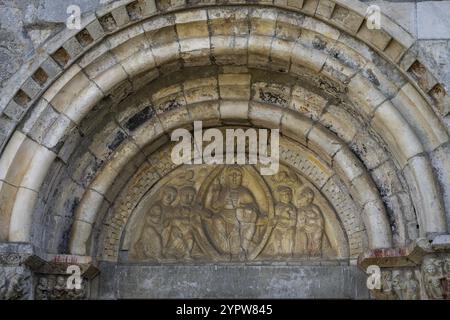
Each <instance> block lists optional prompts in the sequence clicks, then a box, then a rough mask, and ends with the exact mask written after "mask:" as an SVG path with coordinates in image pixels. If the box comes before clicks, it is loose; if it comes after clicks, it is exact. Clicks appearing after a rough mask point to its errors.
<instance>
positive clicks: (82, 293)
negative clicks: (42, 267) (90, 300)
mask: <svg viewBox="0 0 450 320" xmlns="http://www.w3.org/2000/svg"><path fill="white" fill-rule="evenodd" d="M67 278H68V276H65V275H41V276H40V277H39V278H38V280H37V284H36V287H35V291H34V297H35V299H37V300H82V299H85V298H86V297H87V281H82V282H81V288H80V289H76V288H74V289H69V288H68V287H67Z"/></svg>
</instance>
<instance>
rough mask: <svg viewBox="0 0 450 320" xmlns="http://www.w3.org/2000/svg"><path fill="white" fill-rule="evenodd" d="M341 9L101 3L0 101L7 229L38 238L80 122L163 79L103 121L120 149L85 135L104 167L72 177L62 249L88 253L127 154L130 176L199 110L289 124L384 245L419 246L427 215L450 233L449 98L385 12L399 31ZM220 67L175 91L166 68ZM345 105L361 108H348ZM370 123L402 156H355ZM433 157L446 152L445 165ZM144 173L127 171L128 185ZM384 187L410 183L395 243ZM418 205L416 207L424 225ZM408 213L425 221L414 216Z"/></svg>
mask: <svg viewBox="0 0 450 320" xmlns="http://www.w3.org/2000/svg"><path fill="white" fill-rule="evenodd" d="M262 3H264V5H266V3H265V2H264V1H262ZM330 3H331V5H330V7H324V6H317V2H315V1H304V2H302V3H299V4H298V5H295V6H277V5H272V4H271V3H269V6H268V7H266V6H263V7H260V6H259V5H255V4H254V1H252V4H251V5H248V6H247V5H245V6H244V7H243V8H242V7H239V8H238V7H235V8H233V5H232V4H230V6H227V7H226V8H222V7H220V8H219V9H217V8H216V7H215V6H213V3H211V4H209V3H208V4H209V6H196V5H194V6H188V7H185V6H184V5H181V6H179V7H175V6H170V5H169V6H168V7H166V6H165V5H164V4H165V2H164V1H161V2H158V5H157V6H156V7H153V6H152V1H145V2H138V1H120V2H117V3H115V4H114V5H113V6H109V7H105V9H104V10H103V11H100V12H98V14H97V16H98V17H99V18H97V17H89V18H86V21H84V22H83V27H84V29H83V30H82V32H80V33H78V34H73V33H70V32H68V31H66V32H64V33H63V34H61V35H60V37H61V38H60V39H56V40H55V41H52V42H51V46H52V47H51V48H50V47H49V48H46V51H47V52H48V53H49V55H47V53H45V54H43V55H42V56H39V57H36V60H35V62H34V63H33V64H32V65H33V68H31V69H33V71H36V72H37V70H43V71H44V72H45V73H46V74H47V76H48V79H47V80H46V81H45V82H44V83H41V84H39V83H37V82H36V81H37V80H35V79H34V78H33V77H32V76H29V75H28V74H27V76H26V77H25V78H26V79H27V80H26V82H24V83H23V84H21V85H20V86H15V84H14V83H13V82H12V84H11V90H10V93H11V96H9V95H5V96H4V97H2V100H1V102H2V103H3V102H5V103H4V104H3V105H4V114H5V115H6V116H7V117H8V118H14V117H16V119H15V120H14V121H10V125H11V129H10V130H9V132H8V135H11V137H10V138H9V140H8V144H7V145H6V146H5V148H4V150H3V153H2V157H1V158H0V179H1V181H2V183H1V184H0V188H1V189H0V197H2V198H3V199H8V198H9V199H11V200H9V201H5V202H4V203H3V204H2V208H1V209H2V219H3V220H4V222H5V223H4V224H3V225H4V226H6V228H5V227H3V228H2V229H1V234H0V235H1V237H0V238H1V239H4V240H8V241H12V242H29V241H30V240H33V239H34V236H33V237H32V236H31V235H32V232H33V231H34V232H35V230H38V227H39V226H40V225H41V224H42V223H43V222H41V221H39V219H38V218H39V217H41V216H40V212H39V205H38V209H36V204H37V203H39V201H41V199H38V198H39V195H40V193H42V192H46V191H47V190H45V188H47V189H50V190H51V189H52V188H54V187H55V186H54V185H53V186H52V185H51V184H52V178H53V176H51V175H50V174H49V172H50V170H51V168H54V163H55V161H56V160H58V161H59V162H60V163H59V164H58V165H62V166H65V165H67V166H70V165H71V163H74V166H76V165H77V161H78V160H76V161H75V160H73V159H71V156H72V153H71V152H72V150H71V148H73V147H74V146H73V144H74V142H73V141H71V140H70V138H71V137H73V136H76V135H77V134H78V133H77V132H78V131H80V130H81V132H82V133H83V130H86V132H89V125H91V126H92V125H95V124H96V122H95V120H96V119H94V120H92V116H94V118H95V112H97V111H98V109H101V108H102V107H103V106H104V103H109V102H111V103H113V104H116V102H120V101H121V100H123V101H129V100H127V99H126V96H127V95H130V94H134V93H135V91H138V90H139V89H140V90H141V91H142V90H145V87H146V86H147V84H150V85H154V86H155V88H158V87H159V90H156V89H155V92H154V94H153V95H152V96H151V97H148V102H149V103H150V105H151V108H149V109H148V110H147V111H146V112H144V113H141V112H142V110H143V109H145V108H143V109H142V108H141V106H139V105H133V106H132V107H130V108H129V109H127V110H123V113H122V114H120V115H119V117H122V119H121V120H123V122H122V123H120V124H119V125H117V122H120V121H121V120H119V119H117V118H115V119H112V121H111V122H110V124H109V127H108V125H106V126H105V128H104V131H103V132H105V135H106V136H105V137H108V138H111V137H112V134H113V133H114V134H115V136H114V137H113V138H114V139H113V141H109V142H110V144H109V146H113V148H110V150H109V151H107V152H106V151H105V148H104V146H102V145H101V143H99V141H96V140H95V136H91V137H90V138H89V139H91V138H93V141H92V144H90V145H89V143H90V141H87V142H86V144H87V145H89V147H88V149H89V153H90V155H91V156H92V157H93V158H95V159H96V160H98V163H97V164H96V166H97V167H95V166H94V167H95V168H93V169H92V172H90V173H83V174H85V176H84V177H86V176H89V179H88V180H87V181H85V182H86V184H85V185H84V184H83V183H80V181H76V182H75V183H74V188H77V189H79V193H80V197H79V199H78V200H77V201H78V202H77V203H76V204H75V205H74V210H73V212H72V213H74V216H73V217H69V216H67V217H66V216H65V217H64V219H66V220H68V222H67V225H69V226H72V223H73V227H72V228H71V229H70V230H65V231H64V232H65V235H64V237H65V238H66V239H65V240H64V241H65V242H66V244H64V245H63V246H62V247H61V248H64V250H66V249H67V247H68V248H69V249H70V250H69V252H68V253H71V254H76V255H86V254H88V253H89V251H88V250H86V243H87V242H88V240H89V239H90V238H91V236H92V231H93V229H92V227H93V225H94V224H95V223H96V221H97V220H98V219H101V218H102V217H103V213H102V212H101V211H102V210H103V208H104V206H105V203H106V204H108V205H109V203H110V202H112V201H113V200H114V199H111V198H110V199H108V198H107V193H108V191H109V190H110V188H111V187H112V186H113V185H114V182H115V177H118V176H119V175H120V174H121V173H122V172H123V171H124V169H125V168H127V166H128V165H129V162H131V163H132V164H133V165H132V167H133V168H132V169H129V171H133V170H136V169H137V168H138V167H139V166H140V165H141V163H142V162H146V161H147V160H146V159H145V158H147V157H148V156H150V155H151V153H152V152H153V151H154V150H152V149H154V148H155V147H157V146H159V144H161V143H164V141H165V140H167V138H168V134H169V132H170V130H172V129H175V128H177V127H180V126H187V127H190V124H191V122H192V121H194V120H196V119H199V120H200V119H201V120H203V121H207V122H210V123H211V126H218V125H221V124H223V123H227V121H231V122H233V121H236V120H237V121H239V120H240V121H244V123H245V122H248V124H250V125H254V126H262V127H268V128H277V127H279V128H281V131H282V133H285V134H286V136H287V137H289V138H292V139H294V140H296V141H297V143H299V144H302V145H304V146H305V147H306V148H308V149H309V150H312V151H313V152H314V153H315V154H317V155H318V157H319V158H320V159H321V160H322V161H324V162H325V163H326V164H327V165H328V166H329V167H330V170H331V171H332V172H334V173H335V174H336V176H338V177H339V178H341V179H342V181H343V183H344V185H346V186H347V188H349V189H350V190H349V192H350V194H352V197H353V199H355V202H356V203H357V205H358V206H361V207H362V211H361V215H362V216H363V218H362V220H364V221H365V223H364V225H365V229H366V232H367V236H368V238H369V241H368V248H370V249H380V248H390V247H393V246H398V245H404V244H406V243H408V242H409V241H410V240H413V239H412V238H411V237H409V238H408V237H407V236H405V234H406V233H407V231H406V230H407V229H408V226H407V225H411V224H416V225H419V229H420V236H427V235H428V234H434V233H445V232H446V231H447V224H448V222H446V219H445V210H444V204H445V206H446V209H447V212H448V206H449V199H448V197H447V198H445V199H443V197H442V195H441V193H440V191H439V186H441V187H444V189H445V188H447V187H448V184H449V183H448V181H446V180H445V176H442V175H440V176H436V175H435V174H434V172H433V170H436V169H439V170H442V171H443V172H449V171H450V168H449V163H450V162H449V161H448V154H446V153H445V150H446V149H444V148H445V146H446V145H447V144H448V129H447V128H446V127H445V125H444V124H443V123H442V116H443V111H442V110H443V106H444V105H445V99H447V93H446V92H445V90H444V89H443V87H442V85H441V84H439V83H437V81H436V80H434V78H433V77H432V76H431V74H430V73H429V72H428V71H427V70H425V69H424V67H423V65H421V64H420V62H419V61H417V59H416V58H415V57H414V55H413V54H412V53H411V52H410V51H409V49H410V48H411V46H412V44H413V39H412V37H411V36H409V35H408V34H406V33H405V32H404V30H402V29H401V28H399V27H398V26H397V25H395V24H394V23H393V22H391V21H390V20H386V30H382V31H374V32H373V33H372V32H370V31H368V30H366V28H365V26H364V23H363V22H364V17H363V16H364V14H363V12H364V11H365V9H364V8H363V7H362V6H361V5H360V3H359V2H355V3H351V4H349V3H348V2H347V1H346V2H341V1H334V2H330ZM143 4H145V5H143ZM136 8H137V9H136ZM327 8H328V9H327ZM236 9H239V11H242V12H241V13H240V14H239V13H236V11H237V10H236ZM351 9H353V10H351ZM244 13H245V14H244ZM340 17H341V18H342V17H344V19H340ZM224 22H227V23H224ZM62 43H63V44H62ZM41 63H42V64H41ZM58 64H59V66H58ZM37 65H39V67H37ZM207 66H211V67H212V68H216V69H219V71H218V72H216V74H215V76H213V77H203V78H200V77H196V76H195V74H194V76H190V77H191V78H190V79H188V80H187V81H184V82H183V83H182V84H181V85H180V84H173V85H169V83H170V81H169V80H167V78H170V77H171V76H173V77H176V75H174V72H180V73H182V72H181V71H180V70H184V69H189V68H193V70H195V68H201V67H207ZM248 69H255V70H256V71H254V72H253V71H252V72H253V73H251V72H249V71H248ZM267 71H271V72H274V73H275V74H277V75H276V76H274V79H270V80H269V81H252V80H249V74H251V77H254V78H256V79H258V72H267ZM52 72H53V73H52ZM25 73H26V72H25ZM34 73H35V72H33V74H34ZM278 74H280V75H278ZM305 75H306V76H305ZM19 76H20V74H19ZM19 76H18V77H19ZM22 76H23V75H22ZM288 77H291V78H289V79H286V78H288ZM302 77H303V78H302ZM292 79H297V81H299V80H303V81H305V82H306V87H307V89H310V90H306V89H305V88H304V87H302V86H297V87H296V86H295V84H293V83H292V81H294V80H292ZM208 81H209V82H208ZM290 81H291V83H290ZM16 84H17V82H16ZM16 87H20V89H17V88H16ZM319 89H321V90H323V91H325V92H326V97H327V98H328V99H324V98H323V100H324V105H323V106H321V105H314V106H312V105H313V104H314V103H310V104H308V101H309V100H308V101H306V102H305V101H303V102H302V103H299V102H298V99H299V97H305V94H306V95H309V94H310V92H312V93H311V94H310V96H309V97H312V98H311V99H314V98H315V96H314V94H316V91H318V90H319ZM327 90H328V91H327ZM296 95H297V96H296ZM12 96H14V98H13V99H11V97H12ZM144 96H145V95H144ZM124 99H125V100H124ZM177 99H179V100H183V101H184V102H183V103H179V101H178V100H177ZM296 99H297V100H296ZM319 99H320V97H319ZM330 101H331V102H330ZM102 103H103V104H102ZM296 103H297V104H296ZM339 103H342V104H343V105H346V106H347V107H348V108H339V107H340V104H339ZM319 104H320V103H319ZM335 104H337V105H335ZM117 105H120V104H117ZM122 105H123V103H122ZM305 106H306V107H305ZM296 107H298V109H295V108H296ZM302 107H303V109H302ZM314 107H316V108H317V109H314ZM26 108H29V110H27V117H26V118H24V119H22V115H19V114H16V115H14V114H13V111H12V110H18V112H21V113H23V114H24V113H25V109H26ZM132 108H135V109H132ZM140 108H141V109H140ZM321 108H322V109H321ZM96 109H97V110H96ZM94 111H95V112H94ZM135 111H136V112H135ZM127 112H128V113H129V114H127ZM153 112H154V113H155V114H153ZM133 117H135V118H133ZM130 119H134V120H135V121H137V122H138V124H137V125H136V127H135V128H134V130H128V129H126V130H123V126H124V125H126V124H127V123H128V124H130V125H131V126H133V124H132V121H131V120H130ZM127 121H129V122H127ZM130 121H131V122H130ZM86 123H87V125H86ZM16 124H17V128H16V130H14V128H13V127H14V126H16ZM347 125H350V126H351V130H350V131H349V130H348V127H347ZM84 126H88V127H87V128H86V127H84ZM361 127H365V128H364V129H367V130H365V131H364V130H361ZM108 130H111V131H109V132H108ZM363 132H364V133H365V134H366V136H364V137H367V138H368V139H370V141H371V142H372V141H374V142H373V143H374V145H375V144H378V147H377V148H379V149H377V150H383V151H384V152H385V153H386V155H387V160H389V163H388V161H384V160H386V159H383V160H380V159H377V160H375V161H373V163H371V160H369V159H368V158H369V157H367V158H364V156H363V155H361V154H358V156H355V150H356V149H357V148H358V146H361V145H364V143H363V142H362V140H357V139H356V138H355V137H356V136H357V134H359V133H363ZM149 133H150V134H151V135H149ZM373 137H376V138H373ZM101 138H102V136H101V134H99V138H98V140H101ZM355 139H356V140H355ZM378 141H379V142H378ZM96 143H98V144H97V145H96ZM75 144H76V142H75ZM442 150H444V151H442ZM433 154H438V155H440V158H439V159H437V160H435V161H434V162H433V163H431V162H430V160H429V158H430V156H431V155H433ZM86 157H89V156H86ZM358 157H359V158H360V159H361V158H362V159H361V160H362V161H361V160H360V159H358ZM435 158H436V157H435ZM79 162H82V159H81V160H79ZM386 163H388V164H386ZM384 165H386V166H387V167H389V169H387V170H388V171H380V172H381V173H379V174H378V175H377V174H375V176H374V174H372V173H371V172H369V171H372V170H373V171H376V170H377V169H378V168H379V167H380V166H384ZM75 171H76V168H75ZM386 172H391V173H392V174H393V175H395V174H397V173H398V172H400V173H401V176H402V178H401V179H399V178H397V180H402V179H403V180H404V181H401V182H398V183H397V182H395V183H394V182H392V181H388V182H387V183H384V182H385V181H383V179H384V178H386V177H385V176H383V174H384V173H386ZM132 173H133V172H127V174H125V176H126V177H127V179H128V178H130V177H131V176H132ZM376 178H378V179H376ZM72 179H73V177H70V179H69V180H72ZM374 180H377V181H374ZM384 180H387V179H384ZM44 181H45V183H44ZM43 183H44V184H43ZM46 184H50V185H49V186H46ZM386 184H388V185H389V184H391V186H392V187H393V188H395V189H398V190H396V191H395V192H393V191H392V190H391V191H389V192H388V195H387V197H388V198H389V201H391V202H389V204H390V205H392V206H394V205H395V204H394V202H395V201H394V200H393V199H397V202H402V201H404V202H403V203H402V204H400V205H398V207H399V208H394V209H392V208H390V210H389V212H395V215H396V216H395V217H394V218H391V220H392V219H393V220H396V221H397V228H400V229H402V230H403V231H401V233H402V234H403V235H401V236H399V238H400V240H398V241H397V243H396V244H395V245H393V243H392V240H391V238H392V234H391V233H392V232H391V230H390V228H392V225H391V226H390V225H389V222H388V221H389V217H388V214H387V211H388V210H387V208H386V202H388V200H386V195H385V194H383V195H380V190H379V189H380V188H381V186H383V185H386ZM399 186H402V188H400V187H399ZM69 198H70V197H66V198H64V197H63V199H66V200H67V199H69ZM399 199H401V200H399ZM410 199H412V201H413V203H412V204H410V203H409V201H411V200H410ZM43 202H45V201H43ZM44 207H45V206H44ZM44 207H42V206H41V208H44ZM407 211H415V212H416V213H417V221H416V217H415V215H414V214H413V213H412V212H407ZM407 214H409V215H410V216H412V217H410V218H408V219H406V218H405V219H403V220H402V219H401V217H402V216H403V215H407ZM36 219H37V220H36ZM46 232H49V233H52V232H53V231H52V230H47V229H46ZM67 234H70V240H69V241H68V239H67V237H68V235H67ZM54 236H56V238H55V239H54V240H53V241H54V242H55V243H61V242H63V240H62V237H63V236H62V235H61V234H59V236H58V235H57V233H55V235H54ZM67 242H68V243H69V246H67ZM361 246H362V245H361ZM360 249H364V248H360ZM52 250H55V251H58V249H57V248H55V247H53V248H52ZM358 253H360V252H358Z"/></svg>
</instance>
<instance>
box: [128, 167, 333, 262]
mask: <svg viewBox="0 0 450 320" xmlns="http://www.w3.org/2000/svg"><path fill="white" fill-rule="evenodd" d="M324 212H326V214H324ZM332 216H333V219H336V218H335V217H334V212H333V210H332V209H331V208H330V206H329V205H328V203H327V202H326V200H324V198H323V197H322V196H321V195H320V192H319V191H318V190H317V189H316V188H315V187H314V186H313V185H312V184H311V183H309V182H307V181H306V179H305V178H303V177H300V176H299V175H298V174H297V173H295V172H294V171H293V170H291V169H289V168H287V167H285V166H282V167H281V170H280V171H279V173H278V174H277V175H274V176H264V177H263V176H261V175H260V174H259V173H258V170H257V168H255V167H253V166H214V167H211V166H195V167H192V166H190V167H180V168H178V169H176V170H174V171H173V172H172V173H170V174H169V175H168V176H166V177H165V178H164V179H162V180H161V181H160V182H159V183H158V184H157V185H155V186H154V187H153V188H152V189H151V190H150V191H149V192H148V194H147V195H146V196H145V197H144V198H143V200H142V201H141V202H140V203H139V205H138V206H137V207H136V210H135V212H134V213H133V217H132V219H131V221H130V225H129V226H128V227H127V232H126V235H125V240H124V245H123V246H122V249H123V250H128V259H129V260H130V261H153V262H174V261H265V260H283V261H284V260H292V259H294V260H295V259H307V258H335V257H336V256H337V247H338V246H339V243H338V242H339V241H336V237H335V235H334V234H333V233H334V232H335V230H337V229H336V228H339V232H340V233H342V230H341V229H340V227H339V226H338V225H339V223H336V222H337V220H333V221H331V220H330V219H331V218H330V217H332ZM331 222H333V223H331Z"/></svg>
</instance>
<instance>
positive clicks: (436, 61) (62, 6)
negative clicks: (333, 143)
mask: <svg viewBox="0 0 450 320" xmlns="http://www.w3.org/2000/svg"><path fill="white" fill-rule="evenodd" d="M114 1H115V0H32V1H29V0H6V1H1V2H0V12H1V14H0V90H1V88H3V86H4V84H5V82H6V81H7V80H8V79H9V78H10V77H11V75H13V74H14V73H15V72H16V71H17V70H18V69H19V68H20V66H21V65H22V64H23V63H24V62H25V61H26V60H27V58H28V57H32V56H33V54H34V53H35V50H36V49H37V48H38V47H39V46H40V45H41V44H42V43H44V42H45V41H47V40H48V39H50V38H51V37H52V36H53V35H55V34H56V33H58V32H59V31H61V30H62V29H64V28H65V23H66V21H67V18H68V17H69V14H68V13H67V8H68V7H69V6H70V5H77V6H79V7H80V9H81V12H82V14H87V13H92V12H93V11H95V10H96V9H97V8H98V7H100V6H102V5H103V4H107V3H111V2H114ZM362 2H364V3H366V4H367V5H371V4H374V5H378V6H379V7H380V9H381V11H382V12H383V13H384V14H386V15H387V16H389V17H390V18H391V19H393V20H394V21H395V22H397V23H398V24H399V25H401V26H402V27H403V28H405V29H406V30H407V31H409V32H410V33H411V34H412V35H413V36H415V37H416V38H417V39H418V40H419V41H418V42H417V51H418V53H419V57H420V58H421V60H422V61H423V62H424V63H425V64H426V66H427V67H428V68H429V69H430V70H432V71H433V72H434V75H435V76H436V77H437V78H438V80H439V81H441V82H442V83H444V84H445V85H446V87H447V90H448V89H450V1H417V0H413V1H408V0H389V1H384V0H363V1H362Z"/></svg>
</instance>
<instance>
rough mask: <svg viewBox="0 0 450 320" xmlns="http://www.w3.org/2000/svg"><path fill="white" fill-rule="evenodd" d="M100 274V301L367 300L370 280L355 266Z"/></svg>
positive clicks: (141, 269)
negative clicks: (113, 299) (190, 299)
mask: <svg viewBox="0 0 450 320" xmlns="http://www.w3.org/2000/svg"><path fill="white" fill-rule="evenodd" d="M102 271H103V272H102V276H104V277H105V279H108V280H106V281H104V282H103V283H102V285H101V286H100V288H99V293H98V294H99V296H98V298H101V299H112V298H121V299H130V298H134V299H139V298H144V297H145V298H148V297H151V298H179V299H186V298H193V297H202V298H285V299H292V298H307V297H316V298H322V299H333V298H350V299H367V298H368V297H369V295H368V291H367V288H366V287H365V283H364V282H365V278H366V276H365V274H364V273H363V272H361V271H359V270H358V269H357V267H356V266H339V265H333V264H331V265H320V266H303V267H302V266H289V265H274V266H250V265H247V266H226V265H217V266H164V267H160V266H130V265H121V266H118V267H116V268H115V269H112V268H108V266H104V267H102ZM130 274H132V275H133V276H132V277H130V276H129V275H130ZM112 279H117V281H115V283H113V280H112ZM161 279H167V280H163V281H161ZM155 287H157V288H158V290H154V289H153V288H155ZM175 287H177V288H178V289H177V290H174V288H175ZM236 288H240V289H239V290H236Z"/></svg>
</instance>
